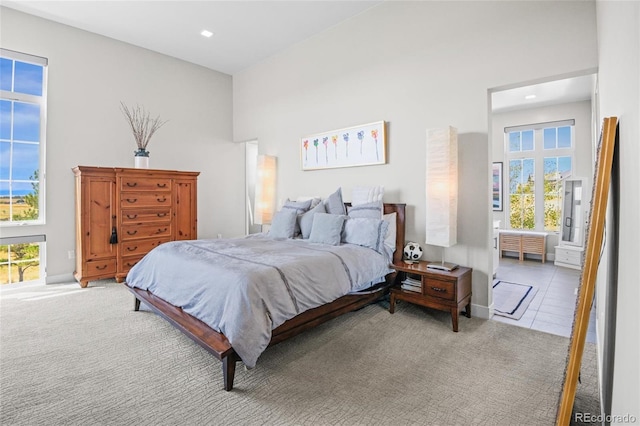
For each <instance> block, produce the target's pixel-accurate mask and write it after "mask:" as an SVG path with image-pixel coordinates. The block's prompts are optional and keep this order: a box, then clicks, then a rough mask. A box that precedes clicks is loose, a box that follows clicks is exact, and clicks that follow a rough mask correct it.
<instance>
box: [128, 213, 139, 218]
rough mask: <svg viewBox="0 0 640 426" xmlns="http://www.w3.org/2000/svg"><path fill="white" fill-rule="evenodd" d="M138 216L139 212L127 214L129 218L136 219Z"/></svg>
mask: <svg viewBox="0 0 640 426" xmlns="http://www.w3.org/2000/svg"><path fill="white" fill-rule="evenodd" d="M136 217H138V215H137V214H128V215H127V219H135V218H136Z"/></svg>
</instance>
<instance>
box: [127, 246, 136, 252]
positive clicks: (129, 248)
mask: <svg viewBox="0 0 640 426" xmlns="http://www.w3.org/2000/svg"><path fill="white" fill-rule="evenodd" d="M127 250H128V251H136V250H138V246H135V247H133V248H131V247H127Z"/></svg>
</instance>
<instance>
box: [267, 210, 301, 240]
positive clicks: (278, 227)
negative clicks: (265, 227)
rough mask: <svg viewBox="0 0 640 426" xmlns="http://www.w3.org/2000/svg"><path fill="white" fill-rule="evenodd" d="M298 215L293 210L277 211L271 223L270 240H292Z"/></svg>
mask: <svg viewBox="0 0 640 426" xmlns="http://www.w3.org/2000/svg"><path fill="white" fill-rule="evenodd" d="M297 218H298V214H297V213H296V211H295V210H293V209H282V210H280V211H278V212H277V213H276V214H275V215H274V216H273V220H272V221H271V228H270V229H269V234H268V235H269V237H270V238H293V236H294V233H295V230H296V222H297Z"/></svg>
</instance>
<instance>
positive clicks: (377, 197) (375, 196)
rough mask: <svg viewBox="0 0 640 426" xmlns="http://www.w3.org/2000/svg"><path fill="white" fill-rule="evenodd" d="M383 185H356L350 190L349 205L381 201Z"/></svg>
mask: <svg viewBox="0 0 640 426" xmlns="http://www.w3.org/2000/svg"><path fill="white" fill-rule="evenodd" d="M383 196H384V186H356V187H355V188H353V189H352V190H351V205H352V206H357V205H358V204H367V203H372V202H374V201H382V198H383Z"/></svg>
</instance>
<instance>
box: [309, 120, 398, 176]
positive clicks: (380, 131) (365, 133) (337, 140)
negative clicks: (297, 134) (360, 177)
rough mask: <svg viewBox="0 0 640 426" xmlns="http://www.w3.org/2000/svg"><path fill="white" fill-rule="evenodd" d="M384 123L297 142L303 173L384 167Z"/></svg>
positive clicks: (356, 127)
mask: <svg viewBox="0 0 640 426" xmlns="http://www.w3.org/2000/svg"><path fill="white" fill-rule="evenodd" d="M386 152H387V136H386V132H385V122H384V121H378V122H375V123H369V124H363V125H360V126H354V127H348V128H345V129H338V130H332V131H329V132H323V133H317V134H314V135H310V136H305V137H303V138H301V139H300V160H301V164H302V170H318V169H331V168H336V167H353V166H370V165H374V164H385V163H386V158H387V156H386Z"/></svg>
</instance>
